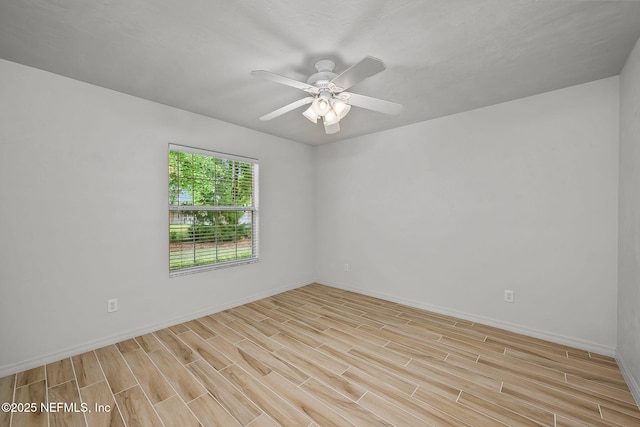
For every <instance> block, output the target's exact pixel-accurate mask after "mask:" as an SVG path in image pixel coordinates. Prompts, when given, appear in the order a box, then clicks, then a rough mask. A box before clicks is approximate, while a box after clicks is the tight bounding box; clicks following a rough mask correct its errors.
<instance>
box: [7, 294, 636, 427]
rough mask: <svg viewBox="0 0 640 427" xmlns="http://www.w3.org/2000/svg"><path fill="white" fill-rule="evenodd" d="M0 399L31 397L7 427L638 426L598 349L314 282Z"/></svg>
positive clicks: (150, 337)
mask: <svg viewBox="0 0 640 427" xmlns="http://www.w3.org/2000/svg"><path fill="white" fill-rule="evenodd" d="M0 400H1V401H2V402H14V403H16V404H17V405H18V404H25V403H36V404H37V410H36V411H35V412H13V413H11V412H1V413H0V426H12V427H19V426H29V427H35V426H85V425H87V426H91V427H93V426H129V427H134V426H198V425H202V426H225V427H227V426H250V427H258V426H277V425H282V426H349V425H355V426H372V425H395V426H428V425H433V426H465V425H469V426H500V425H507V426H558V427H559V426H636V425H637V426H640V410H639V409H638V407H637V405H636V404H635V402H634V399H633V397H632V395H631V393H630V392H629V389H628V388H627V385H626V384H625V382H624V380H623V377H622V375H621V373H620V370H619V369H618V366H617V365H616V362H615V360H614V359H612V358H610V357H606V356H601V355H597V354H591V353H589V352H587V351H582V350H578V349H575V348H570V347H566V346H563V345H559V344H554V343H550V342H547V341H542V340H538V339H534V338H530V337H526V336H523V335H518V334H514V333H511V332H507V331H504V330H500V329H496V328H492V327H489V326H485V325H481V324H475V323H472V322H468V321H465V320H461V319H456V318H452V317H448V316H444V315H440V314H435V313H431V312H427V311H424V310H419V309H416V308H412V307H407V306H403V305H400V304H396V303H393V302H388V301H383V300H380V299H376V298H372V297H368V296H363V295H358V294H355V293H352V292H347V291H343V290H339V289H335V288H330V287H327V286H322V285H318V284H312V285H308V286H305V287H302V288H298V289H295V290H292V291H288V292H285V293H282V294H279V295H275V296H273V297H269V298H265V299H262V300H260V301H256V302H253V303H250V304H246V305H243V306H241V307H236V308H232V309H229V310H226V311H223V312H220V313H216V314H212V315H210V316H205V317H202V318H200V319H197V320H193V321H190V322H186V323H183V324H180V325H175V326H172V327H170V328H167V329H163V330H160V331H157V332H154V333H152V334H147V335H143V336H140V337H136V338H134V339H129V340H126V341H123V342H120V343H118V344H115V345H110V346H107V347H104V348H100V349H97V350H95V351H90V352H87V353H84V354H80V355H77V356H74V357H71V358H68V359H65V360H61V361H59V362H56V363H51V364H48V365H46V366H41V367H38V368H34V369H30V370H28V371H24V372H20V373H18V374H16V375H11V376H8V377H5V378H0ZM41 402H44V403H45V404H48V405H49V408H50V409H54V410H56V411H55V412H54V411H53V410H52V411H50V412H47V411H44V412H43V411H41V410H40V409H41V408H40V403H41ZM58 403H63V404H66V405H67V407H66V408H65V407H62V408H60V407H58V406H55V405H56V404H58ZM83 405H86V406H83ZM96 405H102V406H101V407H102V408H107V407H109V408H111V409H110V410H108V411H103V412H100V411H97V410H96V408H97V407H96ZM83 408H86V409H88V411H86V412H83V410H82V409H83Z"/></svg>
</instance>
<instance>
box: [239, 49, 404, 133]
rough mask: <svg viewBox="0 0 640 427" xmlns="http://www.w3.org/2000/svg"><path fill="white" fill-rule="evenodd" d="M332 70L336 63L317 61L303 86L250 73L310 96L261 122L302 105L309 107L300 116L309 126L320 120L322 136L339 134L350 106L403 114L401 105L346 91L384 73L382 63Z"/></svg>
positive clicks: (267, 74)
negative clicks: (323, 132)
mask: <svg viewBox="0 0 640 427" xmlns="http://www.w3.org/2000/svg"><path fill="white" fill-rule="evenodd" d="M334 67H335V63H334V62H333V61H330V60H328V59H323V60H321V61H318V62H316V70H317V72H316V73H314V74H312V75H311V76H310V77H309V78H308V79H307V83H306V84H305V83H303V82H299V81H297V80H293V79H290V78H288V77H284V76H281V75H279V74H275V73H271V72H269V71H264V70H254V71H252V72H251V75H253V76H256V77H261V78H264V79H267V80H272V81H274V82H276V83H280V84H284V85H287V86H291V87H295V88H298V89H302V90H303V91H305V92H307V94H309V95H310V96H308V97H306V98H303V99H300V100H298V101H295V102H292V103H291V104H288V105H285V106H284V107H281V108H279V109H277V110H275V111H272V112H271V113H269V114H265V115H264V116H262V117H260V120H271V119H274V118H276V117H279V116H281V115H283V114H285V113H288V112H289V111H293V110H295V109H297V108H299V107H302V106H303V105H307V104H311V106H309V107H308V108H307V109H306V110H305V111H304V112H303V113H302V115H303V116H305V117H306V118H307V119H309V121H311V122H312V123H318V119H320V118H321V119H322V123H323V125H324V130H325V133H327V134H334V133H336V132H339V131H340V124H339V123H340V120H342V119H343V118H344V117H346V115H347V114H348V113H349V111H350V110H351V107H352V106H356V107H361V108H365V109H368V110H372V111H377V112H380V113H384V114H391V115H395V114H399V113H400V112H401V111H402V105H400V104H396V103H393V102H389V101H384V100H382V99H377V98H371V97H368V96H364V95H357V94H354V93H349V92H345V90H347V89H349V88H350V87H351V86H353V85H355V84H357V83H359V82H361V81H362V80H364V79H366V78H367V77H371V76H373V75H374V74H377V73H379V72H381V71H382V70H384V69H385V66H384V63H383V62H382V61H381V60H379V59H377V58H374V57H372V56H367V57H366V58H364V59H363V60H362V61H360V62H358V63H357V64H355V65H353V66H351V67H350V68H348V69H347V70H345V71H344V72H342V73H341V74H336V73H334V72H333V69H334Z"/></svg>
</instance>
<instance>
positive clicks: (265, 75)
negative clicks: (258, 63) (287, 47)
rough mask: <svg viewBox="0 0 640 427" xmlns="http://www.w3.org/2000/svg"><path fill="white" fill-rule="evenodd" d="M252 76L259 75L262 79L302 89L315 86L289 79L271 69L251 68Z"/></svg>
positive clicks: (306, 89) (307, 89) (311, 88)
mask: <svg viewBox="0 0 640 427" xmlns="http://www.w3.org/2000/svg"><path fill="white" fill-rule="evenodd" d="M251 75H252V76H255V77H260V78H262V79H266V80H271V81H274V82H276V83H280V84H283V85H287V86H291V87H295V88H298V89H302V90H304V91H310V90H314V89H315V87H314V86H311V85H309V84H307V83H303V82H299V81H297V80H293V79H290V78H289V77H285V76H281V75H280V74H276V73H272V72H271V71H264V70H253V71H252V72H251Z"/></svg>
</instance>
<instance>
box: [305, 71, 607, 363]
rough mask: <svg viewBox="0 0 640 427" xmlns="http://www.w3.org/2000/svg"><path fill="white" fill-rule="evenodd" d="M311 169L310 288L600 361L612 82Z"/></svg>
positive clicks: (347, 151)
mask: <svg viewBox="0 0 640 427" xmlns="http://www.w3.org/2000/svg"><path fill="white" fill-rule="evenodd" d="M425 102H429V100H428V99H426V100H425ZM345 126H348V123H346V122H345ZM317 156H318V158H317V182H316V186H317V190H316V195H317V201H316V205H317V213H316V218H317V226H316V227H317V228H316V238H317V241H318V246H317V254H318V258H317V262H316V268H317V275H318V279H319V281H320V282H322V283H326V284H330V285H334V286H337V287H342V288H346V289H353V290H356V291H358V292H363V293H366V294H370V295H375V296H380V297H383V298H387V299H391V300H394V301H399V302H403V303H407V304H410V305H415V306H418V307H423V308H427V309H432V310H436V311H441V312H445V313H451V314H454V315H458V316H461V317H466V318H469V319H475V320H480V321H484V322H486V323H489V324H494V325H498V326H501V327H506V328H508V329H512V330H517V331H522V332H525V333H528V334H531V335H534V336H540V337H543V338H548V339H553V340H554V341H558V342H565V343H568V344H572V345H576V346H579V347H582V348H586V349H590V350H595V351H599V352H601V353H606V354H611V355H613V353H614V348H615V346H616V303H617V295H616V280H617V278H616V271H617V194H618V187H617V186H618V78H617V77H612V78H608V79H604V80H600V81H596V82H592V83H587V84H583V85H579V86H574V87H570V88H566V89H562V90H558V91H554V92H550V93H545V94H542V95H538V96H533V97H529V98H524V99H519V100H516V101H512V102H507V103H504V104H499V105H495V106H491V107H487V108H482V109H478V110H474V111H469V112H465V113H462V114H457V115H453V116H448V117H444V118H440V119H436V120H431V121H427V122H422V123H418V124H414V125H410V126H406V127H403V128H399V129H395V130H390V131H386V132H380V133H377V134H374V135H369V136H366V137H360V138H354V139H352V140H349V141H343V142H340V143H336V144H330V145H325V146H320V147H318V148H317ZM345 263H348V264H349V265H350V271H349V272H345V271H343V265H344V264H345ZM505 289H512V290H514V291H515V303H513V304H508V303H505V302H503V290H505Z"/></svg>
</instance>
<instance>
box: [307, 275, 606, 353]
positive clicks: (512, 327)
mask: <svg viewBox="0 0 640 427" xmlns="http://www.w3.org/2000/svg"><path fill="white" fill-rule="evenodd" d="M317 283H319V284H323V285H326V286H331V287H333V288H338V289H343V290H346V291H352V292H356V293H359V294H363V295H368V296H371V297H375V298H380V299H384V300H387V301H392V302H397V303H399V304H404V305H408V306H410V307H415V308H420V309H423V310H428V311H433V312H434V313H439V314H444V315H447V316H453V317H458V318H460V319H464V320H469V321H471V322H476V323H482V324H484V325H488V326H493V327H496V328H500V329H505V330H507V331H511V332H516V333H518V334H523V335H527V336H530V337H534V338H539V339H542V340H546V341H551V342H554V343H557V344H562V345H567V346H570V347H575V348H579V349H582V350H586V351H591V352H593V353H597V354H602V355H605V356H610V357H615V354H616V349H615V347H609V346H605V345H601V344H598V343H594V342H591V341H585V340H581V339H578V338H572V337H567V336H564V335H558V334H554V333H551V332H547V331H541V330H538V329H532V328H528V327H525V326H521V325H517V324H513V323H509V322H504V321H502V320H498V319H492V318H489V317H484V316H479V315H476V314H472V313H466V312H462V311H458V310H454V309H450V308H446V307H440V306H437V305H432V304H425V303H421V302H418V301H415V300H410V299H406V298H399V297H397V296H393V295H389V294H386V293H383V292H376V291H370V290H367V289H361V288H355V287H353V286H348V285H345V284H342V283H337V282H331V281H323V280H318V281H317Z"/></svg>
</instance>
